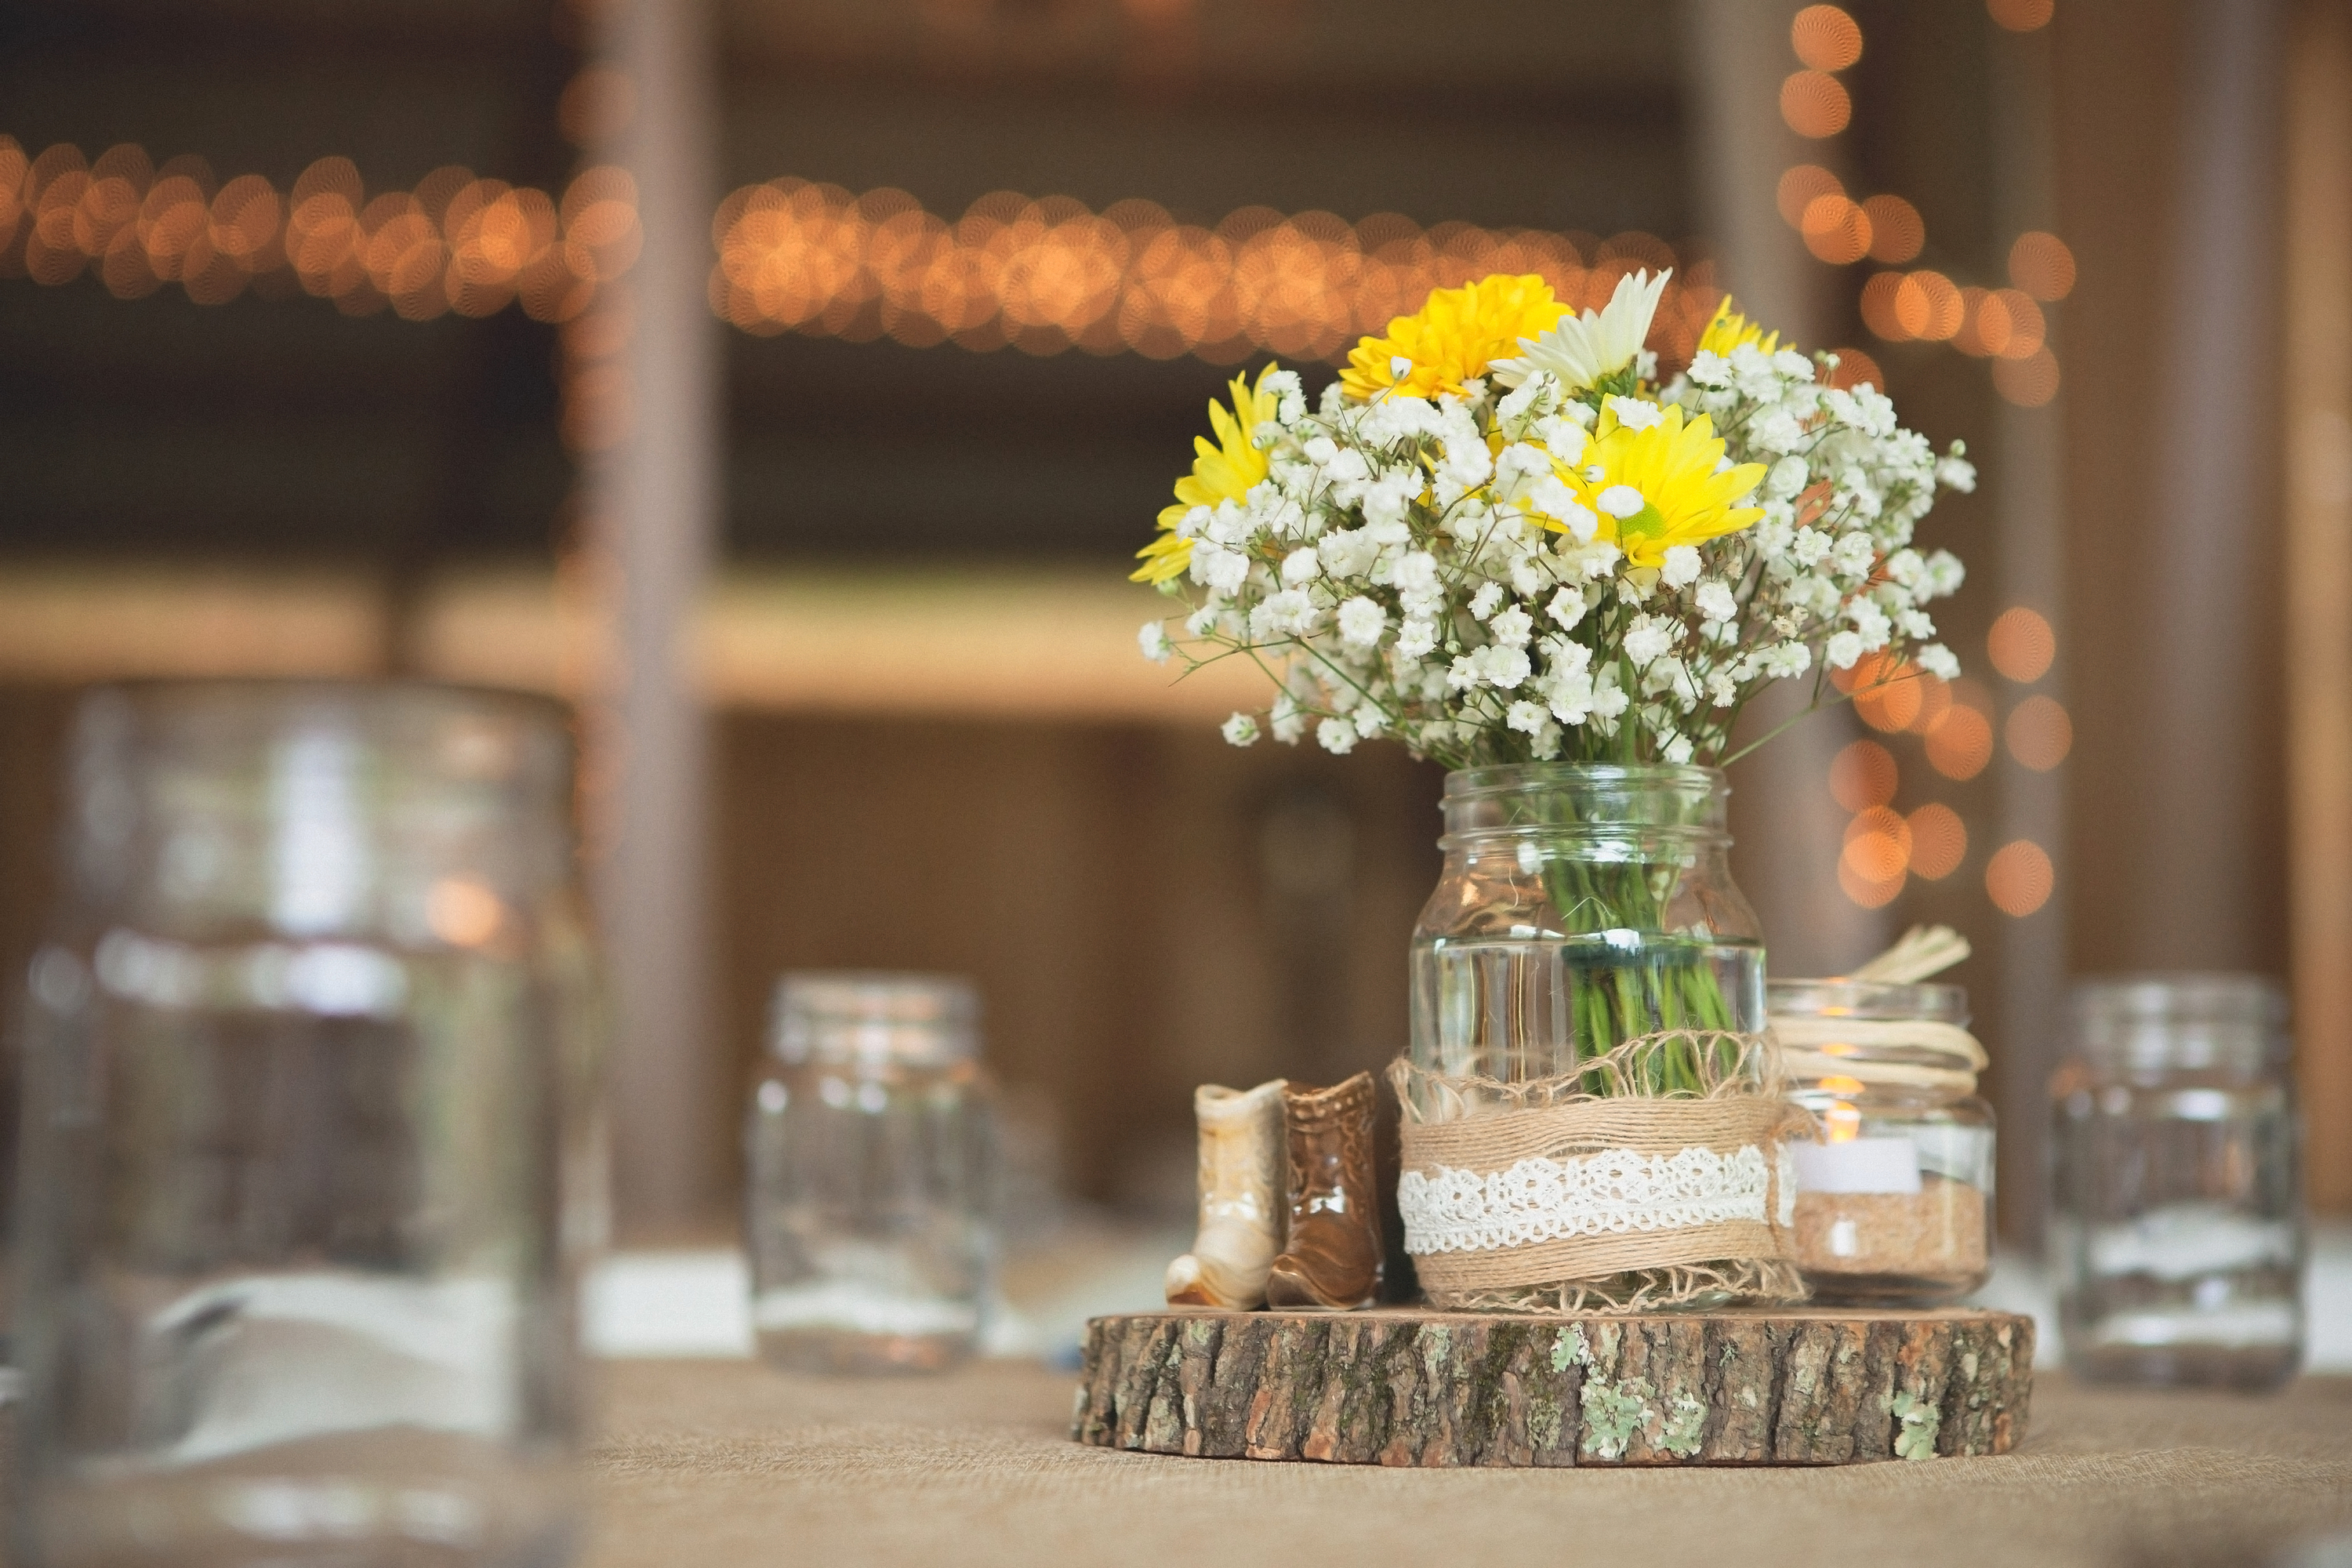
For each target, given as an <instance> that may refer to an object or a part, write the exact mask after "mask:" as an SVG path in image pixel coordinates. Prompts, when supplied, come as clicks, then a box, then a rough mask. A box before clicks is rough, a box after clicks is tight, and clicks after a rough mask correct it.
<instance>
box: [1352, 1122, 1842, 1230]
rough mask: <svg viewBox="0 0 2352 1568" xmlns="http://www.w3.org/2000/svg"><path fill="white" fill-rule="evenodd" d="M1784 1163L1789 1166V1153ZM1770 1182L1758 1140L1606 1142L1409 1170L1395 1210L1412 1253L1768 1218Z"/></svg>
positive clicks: (1790, 1209) (1785, 1193)
mask: <svg viewBox="0 0 2352 1568" xmlns="http://www.w3.org/2000/svg"><path fill="white" fill-rule="evenodd" d="M1780 1163H1781V1164H1782V1165H1783V1166H1785V1165H1786V1164H1787V1163H1788V1156H1787V1154H1786V1152H1781V1153H1780ZM1771 1181H1772V1177H1771V1167H1770V1165H1769V1164H1768V1163H1767V1162H1766V1160H1765V1158H1764V1151H1763V1150H1761V1149H1759V1148H1758V1147H1757V1146H1756V1145H1755V1144H1753V1143H1750V1144H1748V1145H1747V1146H1746V1147H1744V1148H1742V1149H1740V1150H1738V1152H1735V1153H1731V1154H1718V1153H1717V1152H1715V1151H1714V1150H1712V1149H1698V1148H1690V1149H1684V1150H1682V1151H1680V1152H1676V1153H1673V1154H1643V1153H1640V1152H1636V1151H1634V1150H1632V1149H1603V1150H1601V1152H1599V1153H1597V1154H1588V1155H1585V1156H1583V1157H1582V1158H1580V1159H1567V1160H1547V1159H1540V1158H1538V1159H1528V1160H1521V1161H1519V1162H1518V1163H1517V1164H1515V1165H1513V1166H1512V1167H1511V1168H1510V1169H1509V1170H1507V1171H1496V1172H1494V1173H1488V1174H1484V1175H1482V1174H1480V1173H1478V1172H1475V1171H1459V1170H1455V1169H1454V1168H1453V1167H1452V1166H1450V1165H1440V1166H1438V1167H1436V1168H1435V1169H1434V1170H1433V1171H1431V1172H1427V1173H1423V1172H1421V1171H1407V1172H1405V1173H1403V1174H1402V1176H1400V1177H1399V1178H1398V1180H1397V1207H1398V1208H1399V1209H1400V1210H1401V1211H1402V1213H1403V1215H1404V1235H1405V1243H1404V1249H1405V1250H1406V1251H1407V1252H1410V1253H1416V1254H1425V1253H1433V1252H1493V1251H1496V1250H1497V1249H1499V1248H1502V1247H1528V1246H1532V1245H1533V1244H1535V1243H1537V1242H1542V1241H1558V1240H1560V1239H1562V1238H1564V1237H1574V1236H1601V1235H1622V1234H1624V1233H1626V1232H1629V1231H1637V1230H1681V1229H1685V1228H1686V1227H1688V1226H1695V1225H1715V1224H1719V1223H1721V1222H1722V1221H1725V1220H1741V1219H1746V1220H1754V1221H1756V1222H1758V1223H1759V1224H1761V1223H1762V1222H1763V1219H1764V1205H1765V1201H1766V1197H1767V1194H1768V1193H1769V1190H1770V1188H1771ZM1795 1201H1796V1199H1795V1184H1794V1183H1792V1182H1791V1181H1790V1180H1789V1179H1788V1176H1787V1174H1786V1173H1785V1171H1784V1173H1783V1174H1782V1177H1781V1181H1780V1209H1781V1211H1782V1213H1783V1215H1787V1216H1788V1217H1789V1219H1793V1217H1794V1205H1795ZM1783 1223H1787V1220H1784V1221H1783Z"/></svg>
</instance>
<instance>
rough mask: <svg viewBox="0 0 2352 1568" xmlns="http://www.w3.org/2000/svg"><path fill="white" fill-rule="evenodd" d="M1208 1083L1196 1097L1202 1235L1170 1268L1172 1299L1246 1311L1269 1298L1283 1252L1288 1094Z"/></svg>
mask: <svg viewBox="0 0 2352 1568" xmlns="http://www.w3.org/2000/svg"><path fill="white" fill-rule="evenodd" d="M1283 1088H1284V1085H1283V1081H1282V1080H1281V1079H1274V1080H1273V1081H1271V1082H1269V1083H1262V1084H1260V1085H1258V1086H1257V1087H1256V1088H1255V1089H1246V1090H1244V1089H1225V1088H1223V1087H1222V1086H1220V1085H1217V1084H1213V1083H1204V1084H1202V1086H1201V1087H1200V1088H1199V1089H1194V1090H1193V1091H1192V1114H1193V1116H1194V1117H1195V1118H1196V1119H1198V1121H1200V1124H1201V1229H1200V1234H1199V1235H1198V1236H1197V1237H1194V1239H1193V1242H1192V1251H1190V1252H1188V1253H1186V1254H1184V1256H1183V1257H1181V1258H1177V1259H1176V1260H1175V1261H1174V1262H1173V1263H1171V1264H1170V1265H1169V1266H1168V1301H1169V1304H1170V1305H1171V1306H1179V1307H1226V1308H1232V1309H1234V1310H1246V1309H1248V1308H1251V1307H1255V1306H1257V1305H1259V1304H1260V1303H1262V1302H1263V1301H1265V1271H1266V1267H1267V1266H1268V1265H1269V1264H1271V1263H1272V1262H1273V1261H1274V1255H1275V1254H1276V1253H1277V1252H1279V1251H1281V1250H1282V1213H1283V1209H1282V1091H1283Z"/></svg>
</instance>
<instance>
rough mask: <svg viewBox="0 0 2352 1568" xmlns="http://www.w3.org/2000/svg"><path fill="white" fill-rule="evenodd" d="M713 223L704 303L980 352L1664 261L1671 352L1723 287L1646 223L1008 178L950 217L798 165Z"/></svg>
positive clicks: (1321, 342)
mask: <svg viewBox="0 0 2352 1568" xmlns="http://www.w3.org/2000/svg"><path fill="white" fill-rule="evenodd" d="M711 233H712V237H713V238H714V239H715V240H716V241H717V242H718V247H719V265H718V266H717V267H716V268H714V269H713V270H712V273H711V276H710V302H711V306H712V308H713V309H714V310H717V311H718V312H719V315H720V316H722V317H723V318H725V319H726V320H727V321H730V322H732V323H734V324H735V325H736V326H738V327H740V328H742V329H743V330H744V331H750V332H755V333H761V334H772V333H775V332H781V331H799V332H802V333H803V334H806V335H809V336H814V337H839V338H847V339H850V340H852V341H861V342H862V341H866V340H870V339H874V338H878V337H882V336H885V335H887V336H889V337H891V338H894V339H896V340H898V342H904V343H908V344H911V345H915V346H925V345H929V344H932V343H937V342H943V341H949V340H952V341H953V342H956V343H958V344H960V345H961V346H963V347H965V348H968V349H972V350H976V351H977V350H986V349H996V348H1003V347H1006V346H1008V345H1009V346H1011V347H1014V348H1017V349H1020V350H1022V351H1023V352H1024V353H1039V354H1045V353H1061V352H1063V351H1065V350H1066V349H1069V348H1073V347H1075V348H1078V349H1081V350H1084V351H1085V352H1087V353H1121V352H1129V351H1131V352H1134V353H1141V354H1144V355H1146V356H1148V357H1150V358H1155V359H1172V358H1174V357H1176V356H1177V355H1179V354H1185V353H1191V354H1195V355H1198V356H1199V357H1201V358H1202V359H1206V360H1209V361H1212V362H1213V363H1234V362H1237V361H1239V360H1242V359H1244V358H1247V357H1248V356H1249V355H1250V354H1252V353H1255V352H1257V351H1259V350H1271V351H1272V352H1274V353H1278V354H1281V355H1283V356H1284V357H1285V358H1287V359H1291V360H1302V359H1322V360H1336V359H1339V358H1340V357H1342V356H1344V354H1345V353H1346V351H1347V349H1348V347H1349V345H1351V344H1352V343H1353V342H1355V340H1356V339H1357V338H1359V337H1360V336H1361V335H1362V334H1364V333H1366V332H1370V331H1379V330H1381V328H1383V327H1385V326H1386V325H1387V323H1388V322H1389V321H1390V320H1391V318H1393V317H1395V316H1398V315H1402V314H1403V313H1405V312H1407V311H1410V310H1417V309H1419V308H1420V306H1421V304H1422V302H1423V300H1425V299H1427V298H1428V295H1429V291H1430V290H1431V289H1438V288H1454V287H1459V286H1460V285H1461V284H1463V283H1465V282H1468V281H1470V280H1471V279H1475V278H1480V277H1483V276H1485V275H1486V274H1487V273H1490V272H1532V273H1538V274H1540V275H1541V276H1543V277H1544V278H1545V279H1548V280H1549V282H1550V284H1551V286H1552V288H1553V289H1554V290H1555V291H1556V292H1557V293H1558V294H1559V296H1560V297H1561V298H1562V299H1564V300H1568V301H1569V302H1570V305H1571V306H1574V307H1579V308H1586V307H1595V306H1599V305H1601V304H1602V303H1605V302H1606V301H1607V300H1608V298H1609V296H1610V294H1611V293H1612V291H1613V290H1614V289H1615V288H1616V286H1617V281H1618V279H1621V278H1622V277H1624V276H1625V275H1626V274H1627V273H1629V272H1632V271H1634V270H1636V269H1637V268H1652V269H1655V268H1667V267H1672V268H1675V279H1674V281H1673V283H1672V284H1670V285H1669V286H1668V289H1667V293H1666V295H1665V298H1664V300H1663V301H1662V302H1661V304H1660V306H1659V310H1658V314H1657V318H1656V321H1655V323H1654V326H1653V329H1652V331H1651V338H1650V343H1651V346H1652V347H1653V348H1654V349H1655V350H1656V351H1657V353H1658V355H1659V357H1660V359H1661V360H1662V361H1664V363H1667V364H1670V365H1671V364H1675V363H1686V362H1687V361H1688V360H1689V358H1690V356H1691V354H1692V353H1694V352H1695V351H1696V348H1697V344H1698V334H1699V332H1700V331H1702V330H1704V328H1705V327H1706V321H1707V318H1708V317H1709V315H1710V314H1712V312H1713V311H1714V310H1715V306H1716V303H1717V300H1720V299H1721V297H1722V296H1721V294H1720V293H1719V292H1718V291H1717V289H1714V288H1713V287H1712V285H1711V283H1710V281H1709V276H1710V269H1709V268H1708V267H1707V265H1706V263H1705V262H1700V263H1697V264H1696V265H1692V266H1681V265H1678V264H1677V261H1676V258H1675V253H1674V251H1673V249H1672V248H1671V247H1668V246H1667V245H1666V244H1665V243H1664V241H1662V240H1659V239H1656V238H1654V237H1652V236H1649V235H1641V234H1624V235H1619V236H1617V237H1614V238H1612V239H1606V240H1603V239H1598V238H1595V237H1591V236H1589V235H1582V236H1578V235H1561V234H1551V233H1547V232H1543V231H1539V230H1532V229H1514V230H1491V229H1482V228H1476V227H1474V226H1470V225H1468V224H1460V223H1446V224H1440V225H1438V226H1435V227H1433V228H1429V229H1423V227H1422V226H1420V225H1418V224H1416V223H1414V222H1413V221H1412V220H1411V219H1409V218H1404V217H1400V216H1396V215H1395V214H1379V215H1375V216H1371V217H1368V218H1365V219H1364V220H1363V221H1362V222H1360V223H1357V224H1350V223H1349V222H1348V221H1347V220H1346V219H1344V218H1341V217H1339V216H1337V215H1335V214H1332V213H1328V212H1307V213H1299V214H1296V215H1292V216H1285V215H1283V214H1281V213H1278V212H1276V211H1274V210H1273V209H1271V208H1268V207H1244V208H1243V209H1242V210H1241V211H1239V212H1235V213H1231V214H1228V215H1227V216H1225V217H1224V218H1223V220H1222V221H1221V222H1219V224H1218V225H1217V226H1215V227H1214V228H1213V229H1212V228H1203V227H1200V226H1194V225H1189V224H1179V223H1177V222H1176V221H1175V220H1174V219H1173V218H1171V216H1169V215H1168V214H1167V212H1166V211H1164V210H1163V209H1161V208H1160V207H1158V206H1155V205H1152V204H1150V203H1149V202H1141V201H1126V202H1119V203H1117V204H1115V205H1112V206H1110V207H1108V208H1107V209H1105V210H1104V211H1103V212H1101V213H1099V214H1097V213H1094V212H1092V211H1090V210H1088V209H1087V207H1086V206H1085V205H1082V204H1081V203H1079V202H1076V201H1075V200H1073V199H1071V198H1070V197H1067V196H1045V197H1040V198H1035V199H1033V198H1031V197H1028V196H1024V195H1019V194H1017V193H1013V192H1007V191H1000V192H997V193H995V194H993V195H987V196H983V197H982V198H981V199H980V200H979V201H977V202H975V203H973V204H972V205H971V208H970V209H969V210H968V211H966V212H965V214H964V216H962V217H961V218H960V219H958V220H956V221H954V222H952V223H950V222H949V221H948V220H946V219H944V218H941V217H939V216H935V215H933V214H931V213H928V212H925V211H924V210H923V209H922V207H921V205H919V203H917V202H916V200H915V198H914V197H912V196H910V195H907V194H906V193H905V192H903V191H897V190H887V189H886V190H879V191H869V192H867V193H866V194H865V195H851V194H850V193H849V192H848V191H845V190H844V189H842V188H841V187H839V186H837V185H817V184H808V183H807V182H805V181H802V180H797V179H790V178H786V179H779V180H772V181H770V182H769V183H767V184H761V185H747V186H745V187H743V188H742V189H740V190H739V191H736V192H735V193H734V194H733V195H730V196H729V197H728V198H727V200H726V202H725V203H723V204H722V205H720V207H719V213H718V216H717V217H716V218H715V219H714V220H713V222H712V226H711Z"/></svg>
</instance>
